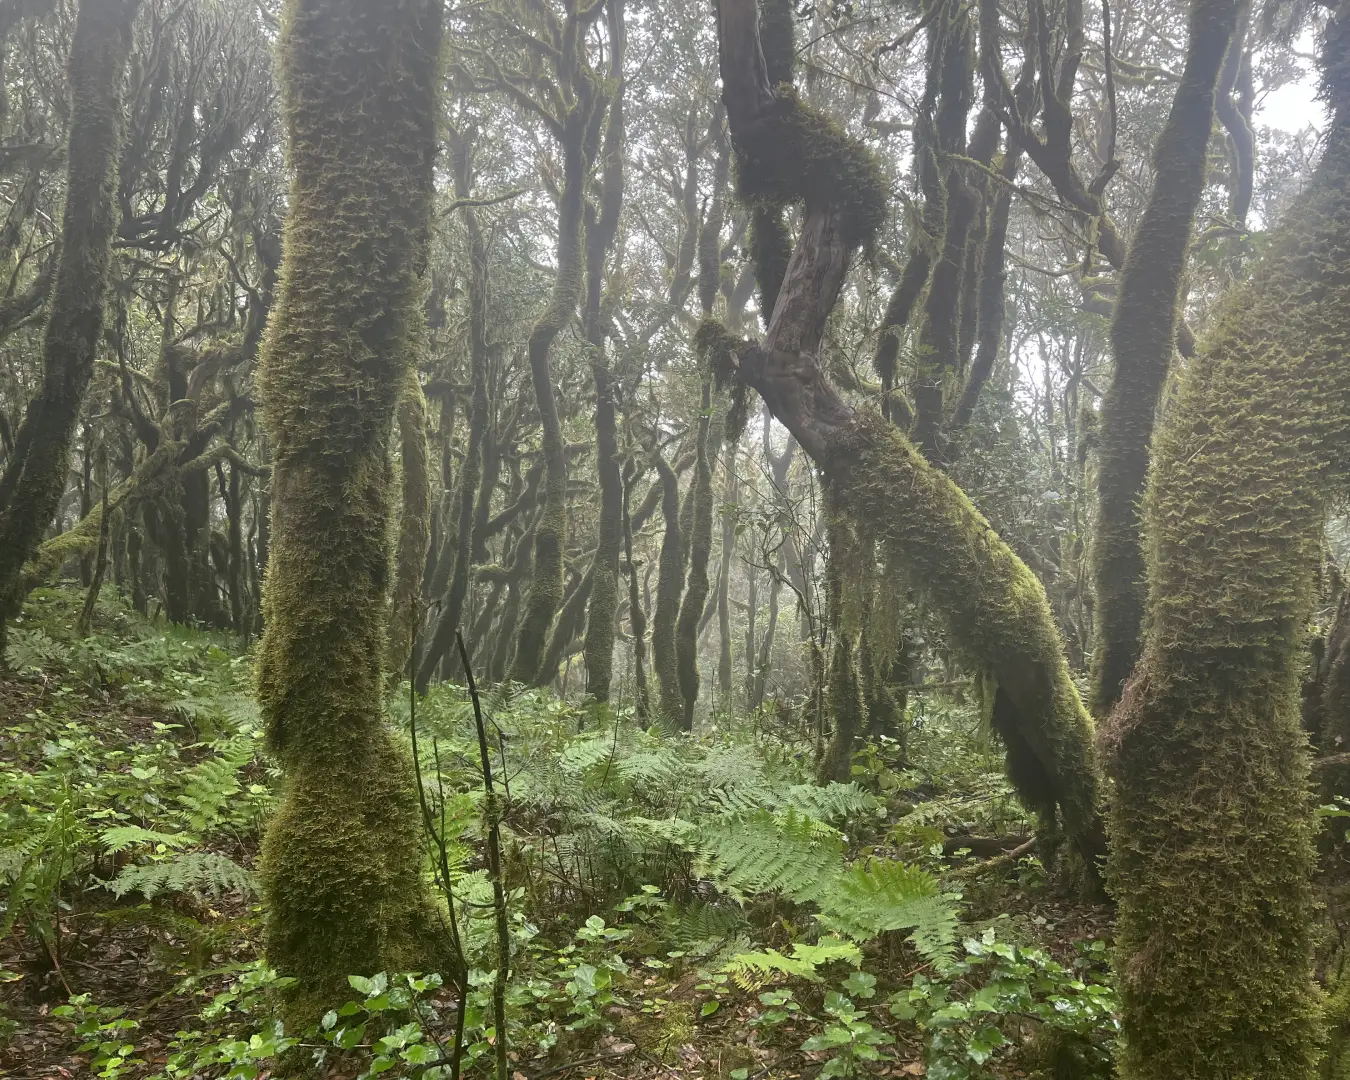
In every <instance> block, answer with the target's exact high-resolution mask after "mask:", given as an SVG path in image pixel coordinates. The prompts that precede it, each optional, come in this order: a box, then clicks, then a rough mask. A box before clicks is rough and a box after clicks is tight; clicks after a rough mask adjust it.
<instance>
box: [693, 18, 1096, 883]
mask: <svg viewBox="0 0 1350 1080" xmlns="http://www.w3.org/2000/svg"><path fill="white" fill-rule="evenodd" d="M718 37H719V46H720V61H721V71H722V83H723V91H722V97H723V101H725V102H726V106H727V116H728V119H729V120H730V125H731V132H732V138H733V141H734V144H735V147H736V151H737V154H738V156H739V158H740V162H739V165H740V167H739V170H738V172H739V184H740V189H741V194H742V196H743V197H748V198H754V197H757V196H758V195H759V194H760V192H761V191H768V192H769V193H771V194H773V195H776V196H777V197H780V198H788V199H794V200H800V201H802V202H803V203H804V217H803V221H802V228H801V235H800V238H799V240H798V242H797V247H796V249H795V250H794V252H793V255H792V260H791V262H790V264H789V266H788V270H787V275H786V277H785V279H784V281H783V284H782V289H781V290H780V293H779V297H778V303H777V305H776V307H775V308H774V313H773V318H772V319H771V321H770V324H769V329H768V332H767V334H766V335H765V338H764V340H763V341H762V342H760V343H758V344H749V343H745V342H739V341H736V340H735V339H734V338H731V336H730V335H729V334H727V333H726V332H725V331H724V330H722V331H721V332H720V333H718V332H717V328H713V329H711V330H709V332H707V333H705V334H704V335H703V344H704V347H705V348H707V349H708V350H709V351H711V352H712V353H713V354H714V356H715V357H717V358H718V359H717V361H716V362H717V364H718V367H719V369H720V370H721V371H722V373H723V375H724V377H731V376H733V375H734V377H739V378H743V379H745V381H746V382H748V383H749V384H750V385H751V386H753V387H754V388H755V389H756V390H758V391H759V393H760V395H761V396H762V397H763V398H764V400H765V402H766V404H767V405H768V406H769V408H770V410H772V412H773V414H774V415H775V416H776V417H777V418H778V419H779V421H781V422H782V423H783V424H784V425H785V426H786V427H787V428H788V430H789V431H791V432H792V434H793V435H794V436H795V437H796V439H797V441H798V442H799V443H800V444H801V446H802V448H803V449H804V450H805V451H806V452H807V453H808V454H810V455H811V457H812V459H813V460H814V461H815V462H816V464H817V465H818V466H819V467H820V468H821V469H822V471H823V472H824V474H825V479H826V482H827V483H828V484H829V485H831V486H832V487H833V488H834V490H835V493H836V497H837V499H838V505H840V506H843V507H847V508H848V510H849V512H850V513H851V514H857V515H858V517H859V520H858V521H857V525H858V527H859V528H861V529H862V530H863V531H864V532H865V534H867V538H870V539H872V540H874V541H876V542H877V543H878V546H879V547H880V549H881V550H882V551H883V552H884V554H885V556H886V557H887V558H888V560H890V561H891V562H892V563H893V564H894V565H895V566H896V567H898V568H902V569H904V570H906V571H908V574H909V577H910V579H911V580H912V581H913V582H914V585H915V587H916V588H917V589H920V590H921V591H922V592H924V593H925V594H926V595H927V597H928V599H929V602H930V604H931V606H932V607H933V608H934V609H935V610H937V611H940V612H941V613H943V614H944V615H945V616H946V618H947V620H948V624H949V626H950V630H951V633H952V638H953V641H954V642H955V643H956V644H958V645H959V646H961V647H962V648H963V649H964V651H965V652H966V654H967V655H969V656H970V657H971V658H972V659H974V660H975V661H977V662H979V663H982V664H984V665H986V666H987V667H988V668H989V669H990V670H991V671H992V672H993V674H994V676H995V677H996V678H997V680H998V682H999V684H1000V686H1001V688H1002V689H1003V690H1004V693H1005V695H1006V697H1007V699H1008V702H1009V704H1010V706H1011V707H1010V708H1008V709H1005V710H1004V711H1003V713H1002V714H1001V715H1002V725H1001V728H1000V733H1001V734H1002V735H1003V737H1004V740H1005V742H1007V744H1008V748H1009V753H1010V757H1011V758H1015V759H1016V760H1017V761H1018V762H1020V763H1021V767H1019V768H1016V769H1015V770H1014V779H1015V781H1016V782H1017V783H1018V787H1019V790H1020V792H1021V794H1022V796H1023V798H1024V799H1025V801H1026V802H1027V803H1028V804H1029V805H1030V806H1032V807H1033V808H1035V809H1036V810H1037V811H1038V812H1041V813H1042V814H1045V813H1048V812H1050V811H1053V810H1054V809H1055V808H1058V809H1059V811H1060V812H1061V814H1062V815H1063V819H1064V825H1065V828H1066V830H1067V832H1068V834H1069V835H1070V837H1071V838H1072V839H1073V840H1074V842H1075V845H1076V847H1077V849H1078V850H1079V851H1080V852H1081V853H1082V854H1083V855H1084V856H1085V858H1086V859H1087V860H1088V861H1089V863H1090V864H1091V863H1093V862H1094V861H1095V859H1096V858H1097V856H1099V855H1100V854H1101V853H1102V849H1103V846H1104V844H1103V839H1102V833H1101V828H1100V821H1099V817H1098V787H1097V768H1096V758H1095V754H1094V752H1093V741H1092V724H1091V721H1090V720H1089V718H1088V716H1087V713H1086V711H1085V710H1084V709H1083V706H1082V703H1081V702H1080V701H1079V698H1078V693H1077V691H1076V690H1075V688H1074V685H1073V682H1072V681H1071V680H1070V678H1069V670H1068V664H1067V663H1066V662H1065V659H1064V652H1063V647H1062V645H1061V642H1060V639H1059V634H1058V631H1057V630H1056V628H1055V623H1054V618H1053V616H1052V615H1051V612H1050V607H1049V604H1048V603H1047V601H1046V598H1045V590H1044V589H1043V588H1042V587H1041V585H1040V583H1039V582H1038V581H1037V580H1036V577H1035V575H1034V574H1032V572H1031V571H1030V570H1028V569H1027V567H1026V566H1025V565H1024V564H1023V563H1022V561H1021V560H1020V559H1018V558H1017V556H1016V555H1014V554H1013V553H1012V551H1011V550H1010V549H1009V548H1008V546H1007V545H1006V544H1005V543H1004V542H1003V541H1002V540H1001V539H1000V538H999V537H998V535H997V534H996V533H995V532H994V530H993V529H992V528H990V526H989V524H988V522H987V521H985V519H984V518H983V517H982V516H981V515H980V514H979V513H978V511H976V510H975V508H974V507H973V506H972V505H971V503H970V501H969V499H967V498H966V496H965V495H964V494H963V493H962V492H961V490H960V489H959V488H958V487H956V485H955V484H953V483H952V481H951V480H950V479H949V478H948V477H947V476H946V475H945V474H943V473H942V472H941V471H939V470H937V469H935V468H933V467H931V466H930V465H929V464H928V463H927V462H926V461H925V460H924V458H923V456H922V455H921V454H919V453H918V452H917V451H916V450H915V448H914V446H913V445H912V444H911V443H910V442H909V441H908V440H907V439H905V437H904V436H903V435H902V434H901V433H900V432H899V431H897V430H896V429H895V428H894V427H893V426H892V425H889V424H887V423H886V422H885V421H883V420H882V418H881V417H880V416H878V415H876V414H875V413H873V412H870V411H863V410H857V409H854V408H853V407H851V406H849V405H848V404H847V403H846V402H845V401H844V400H843V398H841V397H840V395H839V392H838V391H837V390H836V389H835V388H834V386H833V385H831V384H830V382H829V380H828V379H827V378H826V377H825V374H824V372H823V370H822V367H821V364H820V362H819V360H818V357H817V353H818V351H819V348H820V343H821V339H822V337H823V335H824V330H825V322H826V319H827V318H828V316H829V313H830V311H831V309H832V308H833V307H834V304H835V301H836V299H837V298H838V295H839V290H840V288H841V286H842V284H843V279H844V272H845V270H846V268H847V265H848V261H849V258H850V256H851V255H852V253H853V252H854V251H855V250H856V249H857V248H858V247H859V246H861V245H863V244H865V243H867V242H868V241H869V240H870V239H871V237H872V236H873V235H874V234H875V232H876V230H877V228H878V227H879V226H880V224H881V221H882V220H883V218H884V216H885V198H886V191H887V184H886V182H885V179H884V177H883V176H882V175H881V173H880V169H879V167H878V166H877V164H876V162H875V161H874V160H873V159H872V158H871V156H870V155H868V154H867V153H866V152H865V151H864V150H862V149H861V147H859V145H858V144H857V143H856V142H854V141H853V140H852V139H850V138H849V137H848V136H847V135H845V134H844V133H843V132H841V131H839V130H838V129H837V128H835V127H834V126H832V125H830V124H828V123H827V122H823V120H822V118H820V117H818V116H817V115H816V114H814V113H813V112H811V111H810V110H809V109H808V108H807V107H806V106H805V105H804V104H802V103H801V102H800V101H799V100H798V99H797V98H796V97H795V96H794V95H792V94H791V92H790V91H786V90H779V91H777V92H775V91H774V89H773V88H771V87H770V85H769V82H768V79H767V77H766V74H765V68H764V59H763V55H762V53H761V50H760V44H759V30H758V22H757V18H756V11H755V0H722V3H721V4H720V5H719V9H718ZM705 329H708V327H707V324H705ZM882 507H884V508H885V509H884V511H882V510H880V509H879V508H882Z"/></svg>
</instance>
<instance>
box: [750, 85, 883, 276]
mask: <svg viewBox="0 0 1350 1080" xmlns="http://www.w3.org/2000/svg"><path fill="white" fill-rule="evenodd" d="M735 146H736V190H737V194H738V195H739V196H740V197H741V198H742V199H744V200H746V201H747V202H750V203H752V204H753V203H756V202H760V201H762V202H764V203H767V204H770V205H776V206H786V205H788V204H790V203H794V202H798V201H804V202H805V203H806V204H807V205H808V206H816V205H827V204H828V205H834V206H838V207H839V208H840V210H841V214H842V232H843V238H844V242H845V244H847V245H848V246H849V247H860V246H865V245H867V244H870V243H871V241H872V239H873V238H874V237H875V236H876V233H877V230H878V229H880V228H881V226H882V224H883V223H884V222H885V220H886V203H887V199H888V197H889V194H890V185H889V184H888V183H887V182H886V175H885V173H884V172H883V170H882V168H881V163H880V162H879V161H878V160H877V157H876V155H875V154H873V153H872V152H871V151H870V150H868V149H867V148H866V147H864V146H862V145H861V144H860V143H859V142H858V141H857V140H856V139H853V138H851V137H850V136H849V135H848V134H847V133H846V132H845V131H844V130H843V129H842V128H840V127H839V125H837V124H836V123H835V122H834V121H833V120H831V119H829V118H828V117H827V116H825V115H824V114H823V113H821V112H819V111H817V110H816V109H813V108H812V107H811V106H809V105H807V104H806V103H805V102H803V101H802V100H801V99H800V98H798V97H797V94H796V92H795V91H794V90H792V89H791V88H790V87H786V86H780V87H778V88H777V89H776V90H775V91H774V102H773V106H772V107H771V108H770V109H769V111H768V113H767V115H765V116H764V117H762V118H761V119H759V120H758V121H757V122H756V123H755V124H754V125H752V126H751V127H750V128H749V130H747V131H743V132H738V133H737V136H736V143H735ZM780 280H781V278H780ZM761 284H762V282H761Z"/></svg>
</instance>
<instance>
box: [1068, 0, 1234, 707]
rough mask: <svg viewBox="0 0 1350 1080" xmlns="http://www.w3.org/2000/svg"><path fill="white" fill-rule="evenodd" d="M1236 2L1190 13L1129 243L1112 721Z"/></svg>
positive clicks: (1109, 538)
mask: <svg viewBox="0 0 1350 1080" xmlns="http://www.w3.org/2000/svg"><path fill="white" fill-rule="evenodd" d="M1238 7H1239V4H1238V2H1237V0H1204V2H1201V3H1197V4H1195V5H1194V6H1193V7H1192V9H1191V17H1190V32H1189V39H1188V44H1187V50H1186V67H1185V71H1184V72H1183V75H1182V79H1181V82H1180V83H1179V84H1178V86H1177V91H1176V95H1175V96H1174V97H1173V99H1172V108H1171V111H1170V113H1169V114H1168V117H1167V124H1166V126H1165V127H1164V128H1163V131H1162V135H1161V136H1160V137H1159V139H1158V146H1157V150H1156V152H1155V155H1154V159H1155V160H1154V166H1155V169H1156V179H1155V180H1154V183H1153V189H1152V191H1150V192H1149V200H1148V205H1147V207H1146V208H1145V210H1144V216H1143V219H1142V220H1141V221H1140V223H1139V227H1138V228H1137V229H1136V230H1135V234H1134V238H1133V240H1132V241H1131V243H1130V252H1129V256H1128V257H1127V258H1126V261H1125V269H1124V270H1123V271H1122V273H1121V278H1120V297H1119V300H1118V301H1117V303H1116V309H1115V316H1114V318H1113V319H1112V322H1111V348H1112V353H1113V358H1114V361H1115V374H1114V377H1113V378H1112V381H1111V385H1110V386H1109V387H1108V389H1107V391H1106V395H1105V397H1104V398H1103V399H1102V409H1101V421H1100V426H1099V438H1100V442H1099V447H1100V448H1099V451H1098V465H1097V507H1098V510H1097V531H1096V536H1095V539H1094V543H1093V584H1094V589H1095V593H1096V616H1097V640H1096V646H1095V648H1094V650H1093V656H1092V678H1093V689H1092V709H1093V712H1094V713H1095V714H1096V715H1097V716H1099V717H1100V716H1105V715H1106V714H1107V713H1109V712H1110V711H1111V707H1112V706H1113V705H1114V704H1115V703H1116V701H1117V700H1118V699H1119V697H1120V691H1121V688H1122V687H1123V686H1124V684H1125V680H1126V679H1127V678H1128V677H1129V674H1130V671H1131V669H1132V668H1133V667H1134V663H1135V661H1136V660H1137V659H1138V657H1139V647H1140V630H1141V627H1142V624H1143V616H1144V599H1145V581H1144V556H1143V549H1142V544H1141V541H1140V528H1139V527H1140V522H1139V498H1140V495H1141V494H1142V492H1143V489H1144V477H1145V473H1146V471H1147V468H1148V458H1149V441H1150V439H1151V437H1152V435H1153V416H1154V413H1156V412H1157V409H1158V399H1159V397H1160V396H1161V395H1162V389H1163V385H1164V383H1165V382H1166V380H1167V373H1168V371H1169V370H1170V368H1171V363H1172V354H1173V351H1174V342H1175V340H1176V328H1177V322H1178V318H1179V300H1180V296H1181V284H1182V273H1183V271H1184V270H1185V267H1186V254H1187V251H1188V250H1189V248H1190V236H1191V225H1192V221H1193V219H1194V217H1195V211H1196V208H1197V207H1198V206H1199V204H1200V198H1201V196H1202V195H1203V194H1204V190H1205V156H1206V152H1207V147H1208V137H1209V130H1210V127H1211V126H1212V124H1213V121H1214V88H1215V86H1216V84H1217V83H1218V79H1219V70H1220V68H1221V67H1222V66H1223V59H1224V56H1225V54H1226V53H1227V51H1228V43H1229V40H1230V39H1231V38H1232V36H1233V31H1234V28H1235V27H1236V25H1237V17H1238Z"/></svg>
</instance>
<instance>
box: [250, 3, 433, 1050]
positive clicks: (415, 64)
mask: <svg viewBox="0 0 1350 1080" xmlns="http://www.w3.org/2000/svg"><path fill="white" fill-rule="evenodd" d="M440 27H441V7H440V4H439V3H438V2H437V0H407V2H404V3H399V4H396V5H382V4H370V3H367V2H365V0H289V2H288V4H287V8H286V16H285V18H284V19H283V20H282V39H281V42H280V71H281V86H282V111H283V117H284V119H285V124H286V132H287V138H288V143H289V153H288V160H289V162H290V164H291V166H292V168H293V170H294V176H293V180H292V183H291V191H290V200H289V210H288V214H287V221H286V245H285V258H284V261H283V265H282V268H281V281H280V288H279V295H278V300H277V306H276V310H275V312H274V314H273V318H272V321H271V323H270V325H269V326H268V328H267V334H266V341H265V344H264V349H263V357H262V365H261V371H260V374H259V391H260V396H261V400H262V403H263V406H264V419H265V421H266V425H267V430H268V433H269V437H270V440H271V447H272V452H273V457H274V462H275V464H274V471H273V483H272V513H273V530H272V540H271V557H270V564H269V567H268V574H267V589H266V607H267V619H266V630H265V633H264V637H263V641H262V646H261V652H260V655H259V660H258V673H257V680H258V681H257V694H258V700H259V704H260V705H261V707H262V711H263V716H264V718H265V720H266V723H267V736H268V742H269V744H270V746H271V748H272V750H273V752H274V753H276V755H277V756H278V759H279V760H280V762H281V765H282V767H283V769H284V771H285V774H286V784H285V788H284V792H283V795H282V798H281V802H280V805H279V806H278V807H277V810H276V812H275V814H274V815H273V816H272V819H271V821H270V823H269V826H268V830H267V835H266V838H265V840H264V844H263V851H262V856H261V861H260V869H261V880H262V888H263V896H264V898H265V900H266V912H267V914H266V926H265V944H266V949H267V955H268V959H269V962H270V963H272V964H273V965H274V966H275V967H276V968H277V969H278V970H279V971H281V972H283V973H285V974H287V975H292V976H295V977H297V978H298V980H299V982H298V983H297V985H296V988H295V990H294V991H293V992H292V995H291V999H290V1002H289V1006H288V1010H287V1011H288V1019H287V1022H288V1024H290V1023H295V1024H296V1025H297V1026H299V1025H301V1024H302V1023H303V1022H307V1021H312V1020H314V1019H315V1018H316V1017H317V1016H318V1015H321V1013H322V1012H323V1011H324V1010H325V1009H326V1008H328V1007H329V1006H330V1005H332V1004H333V1003H334V1002H336V1001H340V1000H342V999H343V998H344V997H345V996H346V995H347V994H349V993H350V990H349V987H348V986H347V976H348V975H349V974H358V973H365V974H369V973H373V972H376V971H404V970H409V969H422V970H425V969H426V968H428V967H429V966H432V964H429V963H428V961H431V962H432V963H435V962H439V959H440V958H441V954H440V953H439V951H438V942H439V936H438V933H437V931H436V929H435V927H436V917H435V913H434V910H433V907H432V905H431V903H430V901H429V897H428V896H427V895H426V893H425V891H424V886H423V881H422V854H421V845H420V839H419V827H420V825H419V813H418V806H417V795H416V790H415V787H414V784H413V777H412V773H411V768H410V763H409V762H408V760H407V758H406V757H405V755H404V753H403V752H402V751H401V750H400V749H399V748H398V745H397V744H396V742H395V740H394V738H393V735H392V733H391V731H390V730H389V728H388V727H387V726H386V724H385V719H384V679H383V668H384V646H385V632H384V631H385V618H386V613H387V599H386V596H387V593H386V590H387V588H388V584H389V578H390V557H389V555H390V553H389V524H390V521H389V519H390V493H389V481H388V466H387V462H388V452H389V439H390V433H391V431H392V426H393V424H392V422H393V418H394V410H395V406H396V404H397V401H398V397H399V392H400V389H401V388H402V386H403V382H404V379H405V378H406V375H407V370H408V365H409V361H410V357H411V356H412V353H413V349H412V334H413V332H414V328H415V327H416V325H417V321H418V317H419V300H420V296H419V288H418V280H419V276H420V272H421V271H422V269H423V268H424V267H425V263H426V259H427V254H428V243H429V229H430V216H431V203H432V192H433V162H434V158H435V151H436V142H437V132H436V126H437V119H438V108H437V88H438V85H439V82H440V71H439V54H440Z"/></svg>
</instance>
